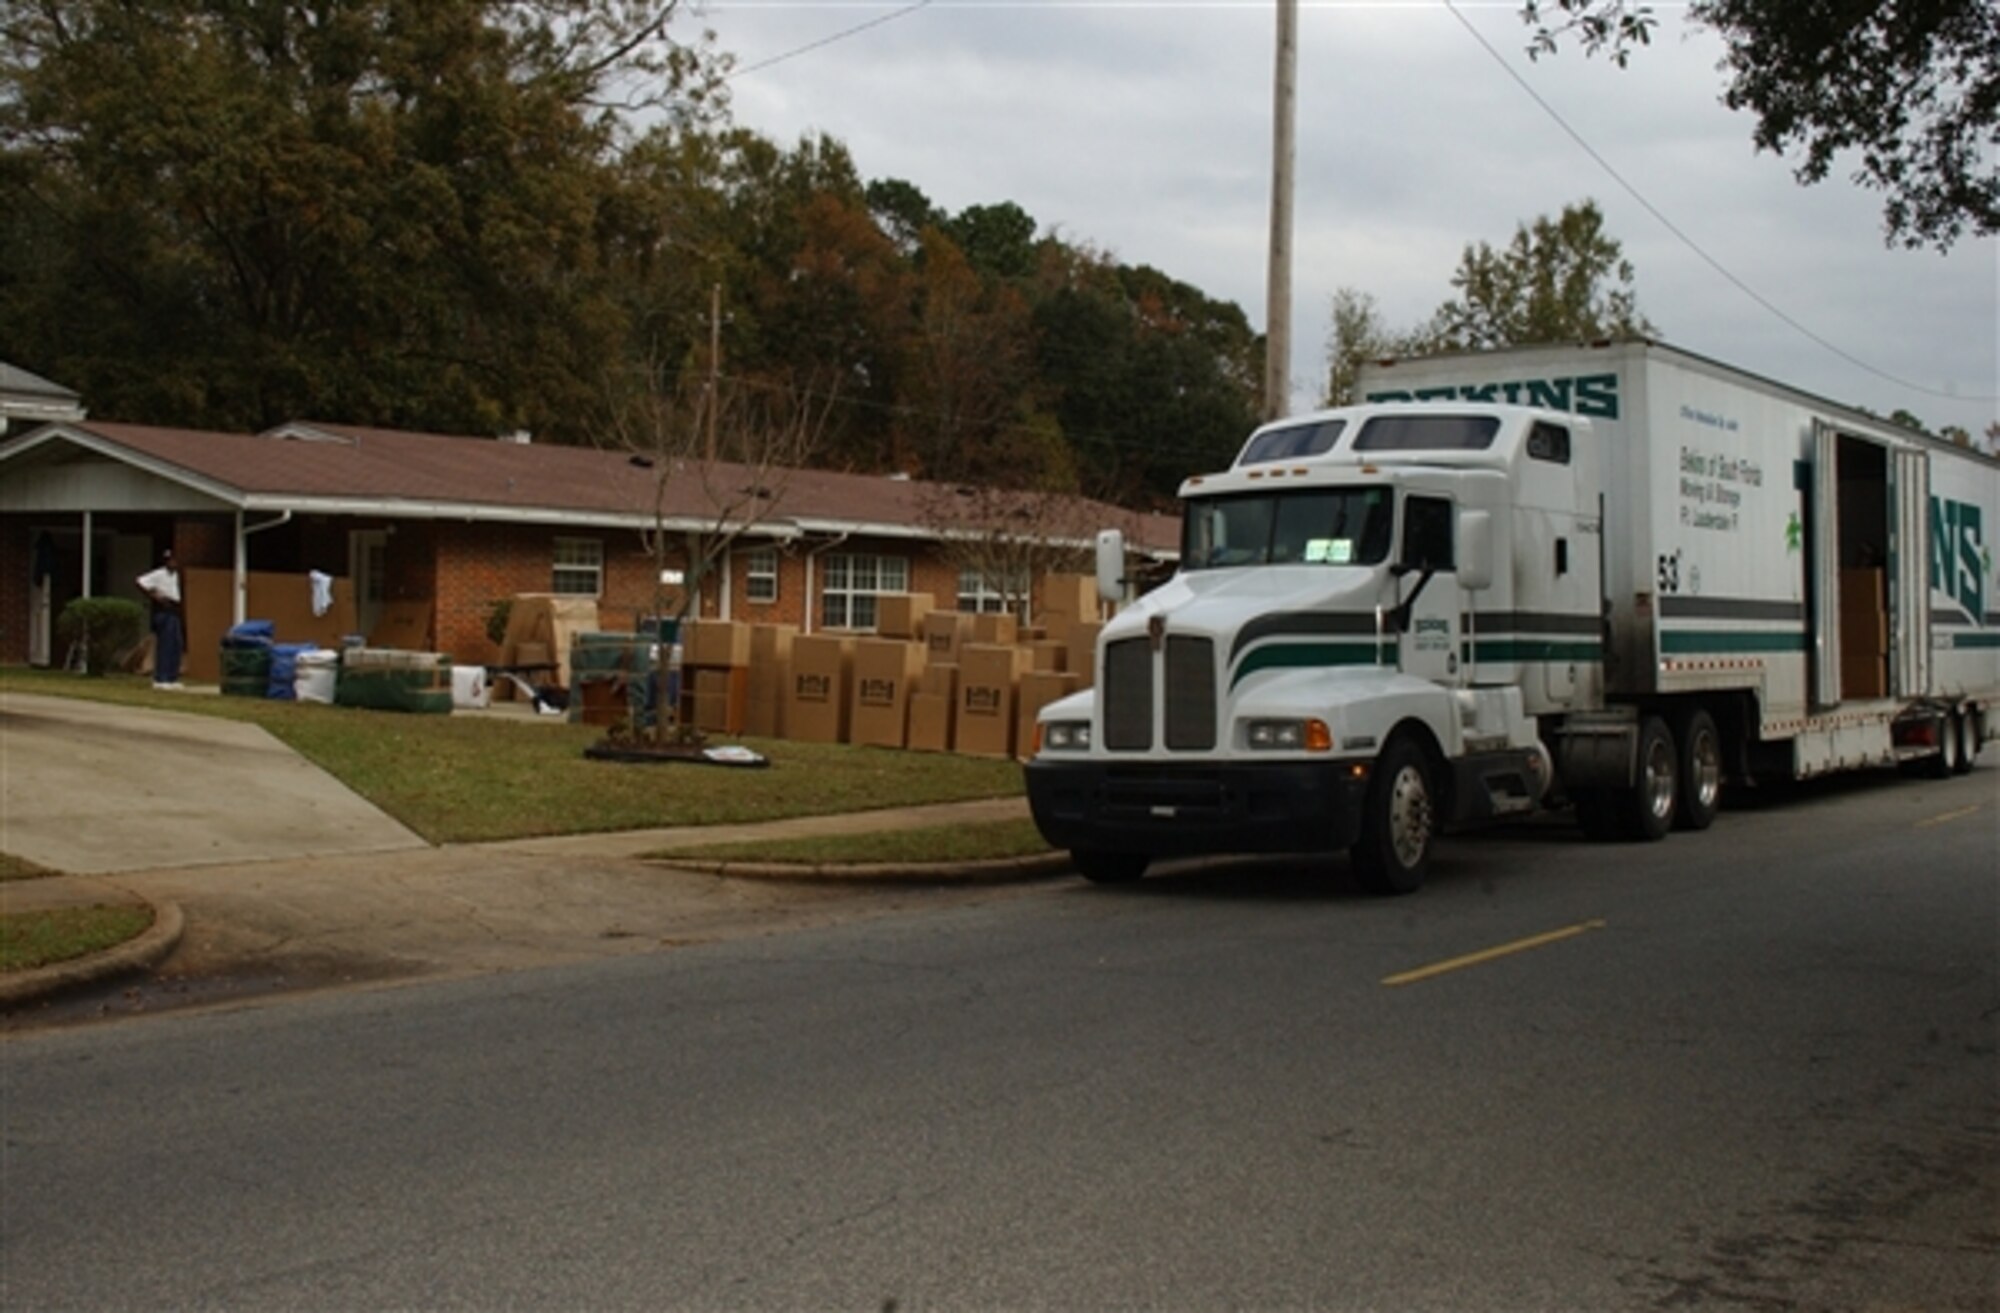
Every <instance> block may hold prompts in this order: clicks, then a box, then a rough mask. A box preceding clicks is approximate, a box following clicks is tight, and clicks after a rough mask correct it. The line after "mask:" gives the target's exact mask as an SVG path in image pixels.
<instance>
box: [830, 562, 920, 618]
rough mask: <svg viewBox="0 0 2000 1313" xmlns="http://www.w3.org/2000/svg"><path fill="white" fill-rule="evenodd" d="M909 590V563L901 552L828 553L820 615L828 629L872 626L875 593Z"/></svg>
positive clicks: (905, 591)
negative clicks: (872, 553) (896, 553)
mask: <svg viewBox="0 0 2000 1313" xmlns="http://www.w3.org/2000/svg"><path fill="white" fill-rule="evenodd" d="M909 591H910V563H909V562H908V561H906V560H904V559H903V558H902V557H900V556H863V555H860V554H859V553H846V554H843V555H840V556H829V557H827V558H826V587H825V589H824V591H823V592H822V594H821V601H820V619H821V622H822V623H823V624H824V625H825V627H826V628H828V629H873V628H875V596H876V594H878V593H907V592H909Z"/></svg>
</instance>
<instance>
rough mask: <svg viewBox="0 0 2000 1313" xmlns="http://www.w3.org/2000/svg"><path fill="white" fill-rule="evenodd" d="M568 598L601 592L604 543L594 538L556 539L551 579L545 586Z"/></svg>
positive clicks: (594, 595)
mask: <svg viewBox="0 0 2000 1313" xmlns="http://www.w3.org/2000/svg"><path fill="white" fill-rule="evenodd" d="M549 591H550V592H553V593H562V594H565V595H567V596H570V597H596V596H598V595H599V594H600V593H602V592H603V591H604V542H603V540H602V539H598V538H558V539H556V572H555V581H554V583H553V585H552V586H551V587H550V589H549Z"/></svg>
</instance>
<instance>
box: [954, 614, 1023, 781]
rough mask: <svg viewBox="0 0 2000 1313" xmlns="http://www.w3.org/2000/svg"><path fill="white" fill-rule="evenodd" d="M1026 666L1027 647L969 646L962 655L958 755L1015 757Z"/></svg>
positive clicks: (956, 718)
mask: <svg viewBox="0 0 2000 1313" xmlns="http://www.w3.org/2000/svg"><path fill="white" fill-rule="evenodd" d="M1010 618H1011V617H1010ZM1027 666H1028V652H1027V651H1026V649H1024V648H1018V647H1013V646H1002V645H1000V644H984V643H968V644H966V646H965V648H964V649H963V650H962V651H961V652H960V653H959V663H958V700H957V703H956V708H957V709H956V711H955V713H954V714H953V716H952V741H953V742H954V744H956V747H957V750H958V751H959V752H964V753H969V754H971V755H973V756H978V757H1011V756H1013V755H1014V696H1015V691H1016V687H1017V685H1018V684H1019V683H1020V679H1021V676H1022V674H1023V673H1025V672H1026V670H1027Z"/></svg>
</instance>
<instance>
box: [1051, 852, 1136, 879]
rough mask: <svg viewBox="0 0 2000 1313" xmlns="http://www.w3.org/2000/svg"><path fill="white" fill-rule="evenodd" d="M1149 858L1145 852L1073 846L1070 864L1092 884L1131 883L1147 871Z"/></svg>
mask: <svg viewBox="0 0 2000 1313" xmlns="http://www.w3.org/2000/svg"><path fill="white" fill-rule="evenodd" d="M1148 860H1149V859H1148V858H1147V856H1146V854H1144V853H1106V852H1098V851H1096V850H1094V849H1090V848H1072V849H1071V850H1070V854H1069V861H1070V865H1071V866H1074V867H1075V868H1076V869H1077V873H1078V874H1079V875H1081V876H1082V877H1083V878H1084V879H1086V880H1088V881H1090V882H1091V883H1092V884H1130V883H1131V882H1132V881H1134V880H1136V879H1138V878H1139V877H1140V876H1142V875H1144V874H1145V873H1146V863H1147V861H1148Z"/></svg>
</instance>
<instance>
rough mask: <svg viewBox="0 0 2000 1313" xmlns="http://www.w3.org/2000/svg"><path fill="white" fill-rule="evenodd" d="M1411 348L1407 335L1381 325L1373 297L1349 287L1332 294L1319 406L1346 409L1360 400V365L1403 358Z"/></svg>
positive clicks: (1379, 312) (1383, 324)
mask: <svg viewBox="0 0 2000 1313" xmlns="http://www.w3.org/2000/svg"><path fill="white" fill-rule="evenodd" d="M1409 348H1410V335H1409V334H1407V333H1397V332H1395V331H1393V330H1392V329H1390V327H1389V326H1388V325H1387V324H1386V323H1384V322H1383V320H1382V312H1381V310H1380V309H1379V308H1378V307H1377V306H1376V304H1375V298H1374V297H1372V296H1370V295H1369V294H1368V293H1366V292H1363V291H1359V290H1357V289H1355V288H1352V287H1342V288H1339V289H1337V290H1336V291H1335V292H1334V294H1333V328H1332V331H1331V332H1330V333H1329V334H1328V336H1327V342H1326V358H1327V370H1326V391H1325V395H1324V396H1322V397H1321V399H1320V404H1322V405H1326V406H1346V405H1350V404H1352V403H1353V402H1355V401H1357V400H1359V399H1360V398H1359V397H1358V396H1357V395H1356V394H1355V382H1356V380H1357V379H1358V377H1359V375H1360V372H1361V366H1362V365H1364V364H1366V363H1367V362H1369V361H1371V360H1380V359H1382V358H1383V357H1385V356H1396V355H1402V354H1403V353H1404V352H1405V351H1407V350H1408V349H1409Z"/></svg>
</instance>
